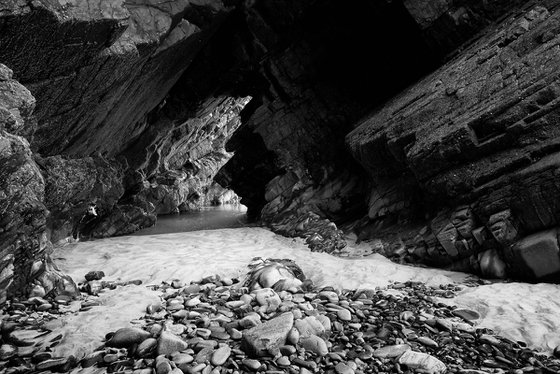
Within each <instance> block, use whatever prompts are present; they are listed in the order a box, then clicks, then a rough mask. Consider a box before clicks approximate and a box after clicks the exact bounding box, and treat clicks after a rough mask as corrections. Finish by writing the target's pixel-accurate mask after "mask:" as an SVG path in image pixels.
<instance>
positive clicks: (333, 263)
mask: <svg viewBox="0 0 560 374" xmlns="http://www.w3.org/2000/svg"><path fill="white" fill-rule="evenodd" d="M364 245H367V244H365V243H363V244H361V245H360V246H364ZM360 246H358V247H360ZM356 249H358V250H359V249H360V248H356ZM257 256H261V257H263V258H267V257H268V258H289V259H293V260H294V261H296V263H297V264H298V265H299V266H300V267H301V268H302V269H303V271H304V273H305V274H306V275H307V277H309V278H311V279H312V280H313V282H314V283H315V284H316V285H318V286H327V285H330V286H333V287H335V288H338V289H355V288H375V287H383V286H386V285H388V284H390V283H391V282H396V281H399V282H405V281H409V280H411V281H421V282H425V283H427V284H429V285H432V286H438V285H440V284H449V283H455V284H461V283H463V282H465V281H466V280H467V279H469V278H470V275H468V274H464V273H458V272H450V271H444V270H440V269H428V268H421V267H411V266H405V265H399V264H396V263H393V262H391V261H389V260H388V259H386V258H384V257H382V256H380V255H370V256H367V257H363V258H359V259H357V258H338V257H334V256H331V255H328V254H325V253H316V252H311V251H309V249H308V248H307V247H306V246H305V244H304V243H303V241H302V240H300V239H288V238H284V237H281V236H278V235H275V234H274V233H272V232H270V231H268V230H266V229H263V228H255V227H253V228H251V227H244V228H236V229H220V230H206V231H193V232H185V233H172V234H163V235H147V234H145V235H135V236H122V237H116V238H110V239H103V240H97V241H90V242H83V243H75V244H70V245H67V246H65V247H61V248H57V249H56V250H55V253H54V257H55V261H56V262H57V264H58V265H59V266H60V268H61V269H62V270H63V271H65V272H66V273H68V274H69V275H71V276H72V277H73V278H74V279H75V280H76V281H77V282H81V281H84V275H85V274H86V273H87V272H88V271H90V270H103V271H104V272H105V274H106V278H105V279H106V280H122V281H128V280H133V279H140V280H142V282H143V283H142V285H141V286H126V287H119V288H117V289H116V290H112V291H106V292H104V293H103V294H101V297H100V301H101V304H102V305H101V306H97V307H94V308H92V309H91V310H89V311H87V312H85V313H79V314H77V315H74V316H68V317H64V318H62V319H61V320H60V321H57V322H56V323H55V325H53V326H52V327H53V328H55V329H56V333H63V334H64V339H63V341H62V343H61V344H60V345H59V346H57V347H56V348H55V349H56V351H55V354H60V355H64V354H68V353H74V354H76V352H80V353H81V354H83V353H86V352H88V351H92V350H93V349H94V348H96V347H97V346H99V345H100V344H102V341H103V338H104V336H105V334H106V333H107V332H109V331H114V330H116V329H118V328H120V327H124V326H128V325H130V322H129V321H131V320H133V319H137V318H141V317H142V316H143V313H144V310H145V307H146V306H147V305H148V304H150V303H153V302H155V301H157V300H158V293H157V292H155V291H151V290H150V288H149V287H146V286H149V285H156V284H160V283H161V282H162V281H171V280H172V279H180V280H181V281H183V282H185V283H188V282H190V281H193V280H199V279H200V278H202V277H204V276H207V275H213V274H218V275H221V276H227V277H242V276H243V275H244V274H245V271H246V269H247V265H248V263H249V262H250V261H251V260H252V259H253V258H254V257H257ZM559 291H560V286H558V285H551V284H536V285H532V284H522V283H496V284H491V285H486V286H479V287H464V289H463V291H461V292H459V294H458V296H457V297H455V298H453V299H442V301H444V302H447V303H450V304H454V305H458V306H462V307H467V308H471V309H474V310H477V311H478V312H479V313H480V314H481V315H482V318H481V320H480V321H479V325H480V326H482V327H487V328H491V329H493V330H495V331H496V332H498V333H500V334H501V335H503V336H506V337H508V338H510V339H513V340H523V341H525V342H527V343H528V344H529V346H530V347H532V348H536V349H540V350H542V351H544V352H550V350H551V349H552V348H554V347H555V346H556V345H558V344H560V334H558V331H560V300H558V298H556V297H555V296H556V295H558V294H559Z"/></svg>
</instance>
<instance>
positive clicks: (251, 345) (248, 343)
mask: <svg viewBox="0 0 560 374" xmlns="http://www.w3.org/2000/svg"><path fill="white" fill-rule="evenodd" d="M293 325H294V315H293V314H292V313H284V314H282V315H280V316H278V317H276V318H273V319H271V320H269V321H266V322H264V323H261V324H260V325H257V326H255V327H253V328H251V329H249V330H245V331H243V343H244V344H245V347H246V350H247V351H248V352H249V353H250V354H252V355H255V356H265V355H268V354H270V352H271V351H274V350H278V349H280V346H282V345H284V344H285V343H286V338H287V337H288V333H289V332H290V330H291V329H292V326H293Z"/></svg>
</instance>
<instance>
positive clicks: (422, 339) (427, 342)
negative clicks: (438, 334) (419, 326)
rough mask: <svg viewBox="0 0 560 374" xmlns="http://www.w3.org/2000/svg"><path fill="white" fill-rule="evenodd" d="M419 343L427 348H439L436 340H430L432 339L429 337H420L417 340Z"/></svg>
mask: <svg viewBox="0 0 560 374" xmlns="http://www.w3.org/2000/svg"><path fill="white" fill-rule="evenodd" d="M417 341H418V342H419V343H422V344H424V345H425V346H428V347H432V348H437V347H439V345H438V343H436V342H435V341H434V340H432V339H430V338H427V337H425V336H420V337H419V338H418V339H417Z"/></svg>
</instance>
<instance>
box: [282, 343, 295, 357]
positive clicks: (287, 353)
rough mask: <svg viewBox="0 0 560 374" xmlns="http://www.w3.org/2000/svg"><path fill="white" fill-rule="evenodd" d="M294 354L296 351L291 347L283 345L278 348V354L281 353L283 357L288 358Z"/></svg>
mask: <svg viewBox="0 0 560 374" xmlns="http://www.w3.org/2000/svg"><path fill="white" fill-rule="evenodd" d="M296 352H297V349H296V347H294V346H293V345H283V346H281V347H280V353H282V354H283V355H284V356H290V355H293V354H294V353H296Z"/></svg>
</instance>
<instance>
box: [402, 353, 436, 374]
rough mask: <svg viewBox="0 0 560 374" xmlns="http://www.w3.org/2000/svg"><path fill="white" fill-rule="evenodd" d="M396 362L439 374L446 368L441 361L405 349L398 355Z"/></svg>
mask: <svg viewBox="0 0 560 374" xmlns="http://www.w3.org/2000/svg"><path fill="white" fill-rule="evenodd" d="M398 363H399V364H401V365H406V366H408V367H409V368H410V369H413V370H416V371H419V372H423V373H431V374H440V373H444V372H445V371H446V370H447V367H446V366H445V364H444V363H443V362H441V361H440V360H438V359H437V358H435V357H434V356H431V355H429V354H427V353H422V352H414V351H406V352H404V353H403V354H402V355H401V356H400V357H399V359H398Z"/></svg>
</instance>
